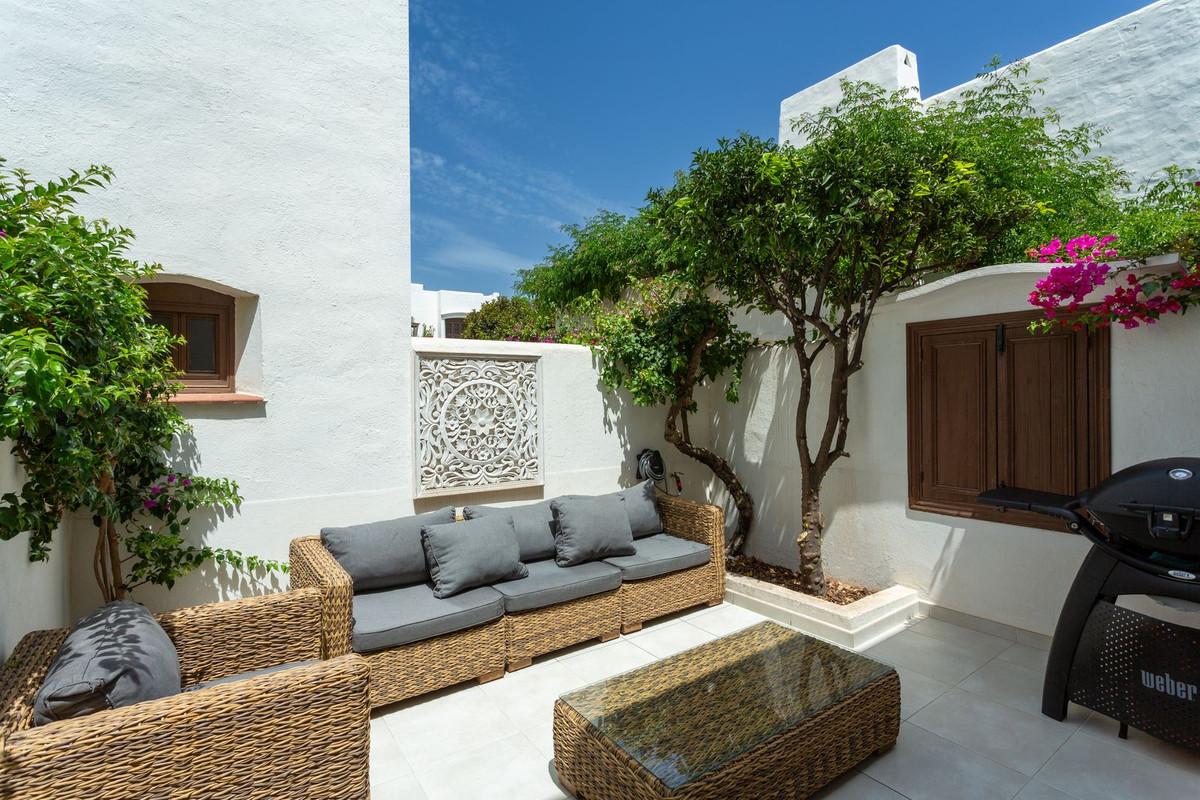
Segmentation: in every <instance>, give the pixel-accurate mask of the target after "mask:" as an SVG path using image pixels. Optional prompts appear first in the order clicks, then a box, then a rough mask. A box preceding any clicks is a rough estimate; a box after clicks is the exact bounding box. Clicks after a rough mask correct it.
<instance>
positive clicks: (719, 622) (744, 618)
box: [687, 603, 767, 636]
mask: <svg viewBox="0 0 1200 800" xmlns="http://www.w3.org/2000/svg"><path fill="white" fill-rule="evenodd" d="M766 619H767V618H766V617H764V616H763V615H762V614H757V613H755V612H753V611H751V610H750V609H748V608H742V607H741V606H735V605H733V604H731V603H722V604H721V605H719V606H715V607H713V608H709V609H706V610H705V611H704V612H702V613H700V614H696V615H695V616H694V617H689V618H688V620H687V621H688V622H690V623H691V624H693V625H695V626H696V627H697V628H699V629H700V630H702V631H708V632H709V633H711V634H712V635H713V636H728V635H729V634H731V633H735V632H736V631H740V630H742V629H743V628H748V627H750V626H751V625H757V624H758V623H760V622H765V621H766Z"/></svg>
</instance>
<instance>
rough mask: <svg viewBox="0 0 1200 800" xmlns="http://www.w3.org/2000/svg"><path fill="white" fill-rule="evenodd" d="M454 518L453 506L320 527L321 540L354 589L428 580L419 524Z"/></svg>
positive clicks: (421, 525) (405, 584) (383, 587)
mask: <svg viewBox="0 0 1200 800" xmlns="http://www.w3.org/2000/svg"><path fill="white" fill-rule="evenodd" d="M449 522H454V506H446V507H445V508H439V509H438V510H437V511H429V512H426V513H424V514H417V515H415V516H411V517H400V518H399V519H389V520H387V521H385V522H367V523H364V524H362V525H350V526H347V527H344V528H322V529H321V541H322V542H323V543H324V544H325V547H326V549H328V550H329V552H330V553H332V554H333V557H334V558H336V559H337V562H338V563H339V564H341V565H342V569H344V570H346V572H347V573H349V575H350V578H351V579H352V580H353V581H354V591H356V592H361V591H363V590H365V589H386V588H389V587H391V586H407V585H410V584H414V583H424V582H425V581H427V580H429V574H428V570H427V569H426V566H425V550H424V548H423V547H422V545H421V528H423V527H424V526H426V525H437V524H440V523H449Z"/></svg>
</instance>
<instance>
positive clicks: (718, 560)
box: [658, 494, 725, 581]
mask: <svg viewBox="0 0 1200 800" xmlns="http://www.w3.org/2000/svg"><path fill="white" fill-rule="evenodd" d="M658 513H659V514H660V515H661V516H662V521H663V528H665V529H666V531H667V533H669V534H671V535H672V536H678V537H679V538H681V539H690V540H692V541H693V542H700V543H701V544H706V545H708V546H709V547H710V548H712V560H711V562H710V563H711V564H712V565H713V566H715V567H716V568H717V570H718V571H719V572H720V574H721V580H722V581H724V579H725V512H724V511H723V510H722V509H721V508H720V507H719V506H714V505H712V504H711V503H697V502H696V501H695V500H685V499H684V498H682V497H672V496H670V495H664V494H660V495H659V496H658Z"/></svg>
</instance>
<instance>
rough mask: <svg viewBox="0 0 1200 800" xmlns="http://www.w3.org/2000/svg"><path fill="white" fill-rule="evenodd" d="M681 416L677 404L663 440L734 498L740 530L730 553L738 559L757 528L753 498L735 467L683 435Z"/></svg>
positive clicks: (736, 530) (735, 532) (729, 546)
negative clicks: (708, 471)
mask: <svg viewBox="0 0 1200 800" xmlns="http://www.w3.org/2000/svg"><path fill="white" fill-rule="evenodd" d="M680 413H681V412H680V411H679V409H678V404H675V405H672V406H671V407H670V408H669V409H668V410H667V423H666V429H665V431H664V432H663V437H664V438H665V439H666V440H667V441H668V442H670V443H671V444H673V445H675V449H676V450H678V451H679V452H681V453H683V454H684V455H685V456H687V457H688V458H693V459H695V460H696V461H699V462H700V463H701V464H703V465H704V466H706V467H708V468H709V469H711V470H712V472H713V474H714V475H716V476H717V478H719V479H720V481H721V483H723V484H725V489H726V490H727V491H728V492H729V496H730V497H732V498H733V505H734V508H736V509H737V512H738V519H737V528H736V529H735V530H734V532H733V539H732V540H731V541H730V542H729V545H728V550H729V554H730V555H738V554H739V553H741V552H742V548H743V547H744V546H745V544H746V537H747V536H748V535H749V533H750V528H751V526H753V525H754V498H753V497H751V496H750V492H748V491H746V487H745V486H743V485H742V482H741V481H740V480H738V476H737V474H736V473H734V471H733V467H731V466H729V462H728V461H726V460H725V459H724V458H722V457H721V456H719V455H717V454H716V453H714V452H713V451H712V450H709V449H708V448H706V447H697V446H696V445H694V444H692V442H691V440H690V437H687V436H684V435H683V433H682V432H681V431H680V430H679V427H678V425H677V424H676V419H677V418H678V417H679V415H680Z"/></svg>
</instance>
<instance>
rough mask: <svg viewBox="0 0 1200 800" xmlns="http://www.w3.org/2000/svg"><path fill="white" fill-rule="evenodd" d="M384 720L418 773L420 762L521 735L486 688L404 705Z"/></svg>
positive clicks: (463, 690) (453, 693)
mask: <svg viewBox="0 0 1200 800" xmlns="http://www.w3.org/2000/svg"><path fill="white" fill-rule="evenodd" d="M384 720H385V721H386V722H387V725H388V728H389V729H390V730H391V732H392V735H393V736H395V737H396V742H397V743H398V744H399V745H400V750H401V752H403V753H404V757H405V758H407V759H408V763H409V765H410V766H412V767H413V769H414V770H415V769H416V767H417V765H418V764H420V763H424V762H428V761H429V760H431V759H436V758H439V757H442V756H446V755H449V754H450V753H452V752H454V751H457V750H461V749H462V748H464V747H470V746H473V745H477V744H484V743H487V742H494V741H496V740H498V739H503V738H504V737H506V736H512V735H514V734H516V733H518V732H519V731H518V729H517V727H516V725H515V724H514V723H513V722H512V721H511V720H510V719H509V718H508V717H507V716H505V714H504V712H503V711H501V710H500V707H499V706H498V705H496V703H495V701H493V700H492V699H491V698H490V697H488V695H487V694H486V693H485V692H484V691H483V687H482V686H470V687H467V688H463V689H458V690H457V691H454V692H451V693H450V694H446V695H441V696H437V697H435V698H434V699H432V700H429V701H426V702H423V703H422V702H418V703H415V704H413V705H411V706H408V705H405V706H401V707H400V708H398V709H397V710H396V711H394V712H393V713H391V714H388V715H386V716H385V717H384Z"/></svg>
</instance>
